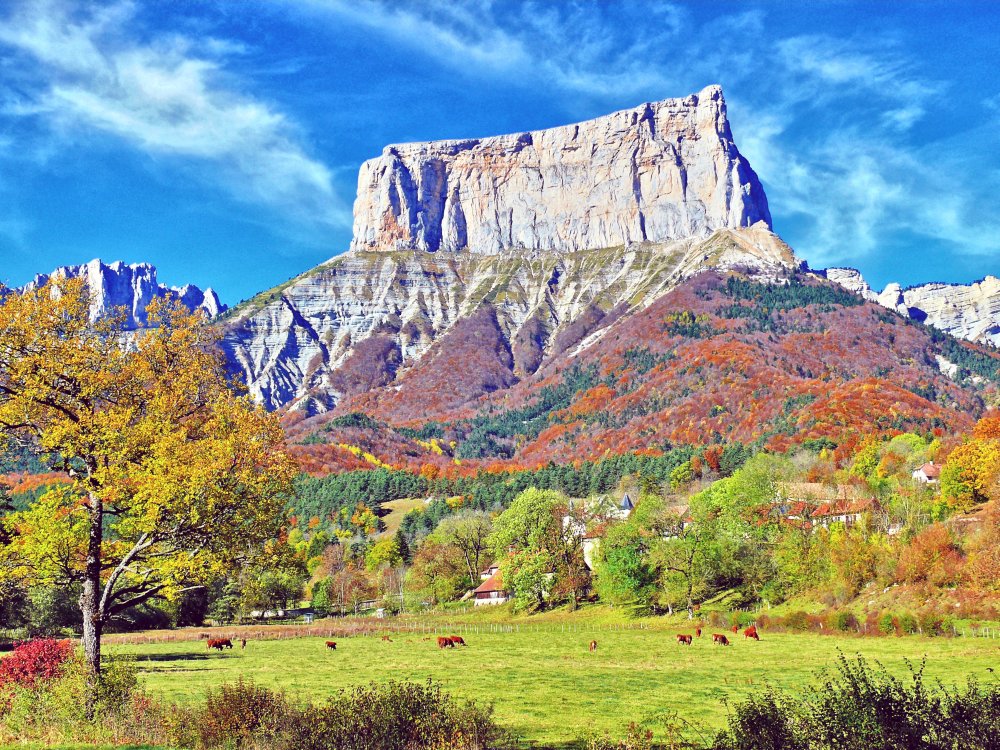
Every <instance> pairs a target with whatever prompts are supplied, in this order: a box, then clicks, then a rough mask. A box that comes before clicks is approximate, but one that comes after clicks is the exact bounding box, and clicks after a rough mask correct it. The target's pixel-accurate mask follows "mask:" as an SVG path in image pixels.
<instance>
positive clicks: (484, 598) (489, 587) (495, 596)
mask: <svg viewBox="0 0 1000 750" xmlns="http://www.w3.org/2000/svg"><path fill="white" fill-rule="evenodd" d="M472 593H473V596H474V597H475V599H474V600H473V604H474V605H475V606H477V607H479V606H481V605H484V604H503V603H504V602H506V601H508V600H509V599H510V592H509V591H506V590H504V587H503V582H502V581H501V579H500V571H499V570H497V572H495V573H494V574H493V575H491V576H490V577H489V578H487V579H486V580H485V581H483V582H482V583H481V584H479V586H478V588H476V590H475V591H473V592H472Z"/></svg>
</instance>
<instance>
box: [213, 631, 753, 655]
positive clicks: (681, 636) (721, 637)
mask: <svg viewBox="0 0 1000 750" xmlns="http://www.w3.org/2000/svg"><path fill="white" fill-rule="evenodd" d="M732 631H733V634H734V635H735V634H737V633H739V631H740V629H739V627H738V626H736V625H733V627H732ZM694 632H695V634H694V635H693V636H692V635H689V634H688V633H678V634H677V643H678V644H680V645H682V646H690V645H692V644H693V643H694V639H695V638H701V628H700V627H699V628H695V631H694ZM202 637H204V636H202ZM743 637H744V638H745V639H750V638H752V639H753V640H755V641H759V640H760V636H759V635H758V634H757V626H756V625H751V626H749V627H747V628H744V630H743ZM382 640H383V641H388V642H389V643H392V639H391V638H389V636H387V635H383V636H382ZM424 640H425V641H426V640H430V639H429V638H424ZM712 643H714V644H718V645H720V646H729V645H731V644H730V640H729V638H728V637H727V636H726V634H725V633H712ZM207 645H208V648H209V650H211V649H213V648H214V649H217V650H219V651H222V649H224V648H230V649H231V648H233V642H232V640H231V639H230V638H209V639H208V641H207ZM437 645H438V648H442V649H443V648H455V646H467V645H468V644H467V643H466V642H465V639H463V638H462V636H460V635H439V636H438V637H437ZM246 647H247V639H246V638H241V639H240V648H241V649H245V648H246ZM326 647H327V648H328V649H330V650H331V651H336V650H337V642H336V641H327V642H326ZM596 651H597V641H591V642H590V652H591V653H595V652H596Z"/></svg>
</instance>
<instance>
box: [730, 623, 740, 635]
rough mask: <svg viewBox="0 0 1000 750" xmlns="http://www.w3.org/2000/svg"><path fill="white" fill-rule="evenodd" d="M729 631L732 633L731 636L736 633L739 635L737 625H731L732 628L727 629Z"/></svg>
mask: <svg viewBox="0 0 1000 750" xmlns="http://www.w3.org/2000/svg"><path fill="white" fill-rule="evenodd" d="M729 629H730V630H732V631H733V635H736V634H737V633H739V632H740V626H739V625H733V626H732V627H731V628H729Z"/></svg>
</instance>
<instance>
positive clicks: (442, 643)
mask: <svg viewBox="0 0 1000 750" xmlns="http://www.w3.org/2000/svg"><path fill="white" fill-rule="evenodd" d="M438 648H455V644H454V643H452V640H451V638H449V637H448V636H446V635H439V636H438Z"/></svg>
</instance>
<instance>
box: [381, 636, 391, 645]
mask: <svg viewBox="0 0 1000 750" xmlns="http://www.w3.org/2000/svg"><path fill="white" fill-rule="evenodd" d="M382 640H383V641H389V643H392V638H390V637H389V636H387V635H383V636H382Z"/></svg>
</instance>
